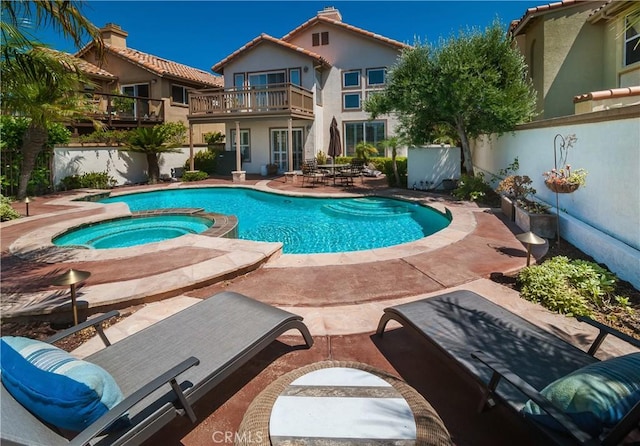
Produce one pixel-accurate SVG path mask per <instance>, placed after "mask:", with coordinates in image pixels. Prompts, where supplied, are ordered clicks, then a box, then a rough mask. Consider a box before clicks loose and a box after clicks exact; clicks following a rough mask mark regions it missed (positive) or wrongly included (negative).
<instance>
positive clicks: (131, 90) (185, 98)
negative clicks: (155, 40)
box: [75, 23, 224, 143]
mask: <svg viewBox="0 0 640 446" xmlns="http://www.w3.org/2000/svg"><path fill="white" fill-rule="evenodd" d="M100 33H101V35H102V38H103V40H104V43H105V50H104V55H103V58H102V59H100V58H99V57H98V55H97V53H96V48H95V46H94V44H93V43H90V44H88V45H87V46H85V47H84V48H82V49H81V50H80V51H79V52H78V53H77V54H76V55H75V56H76V57H77V58H79V59H81V60H83V61H84V63H82V64H81V66H80V68H81V69H82V70H83V71H84V72H85V73H86V74H87V75H88V76H89V77H90V78H91V80H92V81H93V85H87V86H86V88H85V90H86V91H87V93H88V94H93V98H94V101H95V102H96V109H97V113H96V116H95V117H96V118H97V119H99V120H101V121H103V122H104V123H105V124H107V125H108V126H109V127H111V128H121V129H126V128H134V127H139V126H145V125H155V124H158V123H162V122H178V121H182V122H184V123H185V125H186V124H187V115H188V111H189V94H188V91H189V90H190V89H202V88H211V87H220V86H222V85H223V81H222V77H220V76H215V75H213V74H211V73H208V72H206V71H203V70H199V69H197V68H193V67H189V66H186V65H183V64H180V63H177V62H173V61H170V60H166V59H163V58H161V57H158V56H154V55H152V54H147V53H144V52H142V51H138V50H136V49H133V48H129V47H127V36H128V33H127V32H126V31H124V30H123V29H122V28H120V26H118V25H116V24H113V23H108V24H107V25H106V26H104V27H103V28H101V29H100ZM122 96H127V97H126V98H123V97H122ZM83 130H84V131H92V130H93V129H92V128H91V124H90V123H85V129H82V128H80V129H79V131H80V132H82V131H83ZM193 130H194V138H195V140H196V142H197V143H202V142H204V141H203V134H204V133H206V132H211V131H223V130H224V128H223V126H221V125H215V124H204V125H198V126H194V129H193Z"/></svg>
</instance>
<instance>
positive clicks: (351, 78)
mask: <svg viewBox="0 0 640 446" xmlns="http://www.w3.org/2000/svg"><path fill="white" fill-rule="evenodd" d="M359 86H360V70H352V71H343V72H342V88H358V87H359Z"/></svg>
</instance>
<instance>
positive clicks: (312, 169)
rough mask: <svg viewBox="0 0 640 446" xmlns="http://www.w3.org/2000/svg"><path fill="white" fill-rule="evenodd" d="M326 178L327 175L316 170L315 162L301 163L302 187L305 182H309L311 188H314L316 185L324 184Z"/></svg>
mask: <svg viewBox="0 0 640 446" xmlns="http://www.w3.org/2000/svg"><path fill="white" fill-rule="evenodd" d="M326 178H327V173H326V172H323V171H321V170H320V169H318V167H317V163H316V161H315V160H305V161H304V162H303V163H302V187H304V182H305V180H306V181H309V182H311V187H314V185H315V184H317V183H322V184H324V182H325V180H326Z"/></svg>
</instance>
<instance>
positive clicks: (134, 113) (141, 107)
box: [91, 93, 164, 127]
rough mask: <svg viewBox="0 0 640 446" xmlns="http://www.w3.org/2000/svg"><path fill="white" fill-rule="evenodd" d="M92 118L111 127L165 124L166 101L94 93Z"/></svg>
mask: <svg viewBox="0 0 640 446" xmlns="http://www.w3.org/2000/svg"><path fill="white" fill-rule="evenodd" d="M92 101H93V111H92V113H91V117H92V118H93V119H96V120H98V121H102V122H104V123H105V124H107V125H109V126H110V127H131V126H135V127H140V126H145V125H155V124H161V123H163V122H164V101H163V100H162V99H151V98H145V97H141V96H125V95H119V94H109V93H93V96H92Z"/></svg>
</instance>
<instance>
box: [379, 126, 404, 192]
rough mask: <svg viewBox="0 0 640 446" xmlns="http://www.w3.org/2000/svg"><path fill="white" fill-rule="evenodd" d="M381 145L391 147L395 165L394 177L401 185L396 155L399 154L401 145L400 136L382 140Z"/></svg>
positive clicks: (392, 160)
mask: <svg viewBox="0 0 640 446" xmlns="http://www.w3.org/2000/svg"><path fill="white" fill-rule="evenodd" d="M379 145H380V147H385V148H386V147H388V148H390V149H391V166H392V167H393V177H394V178H395V180H396V183H395V184H397V185H400V174H399V173H398V163H397V162H396V156H398V146H399V145H400V138H398V137H397V136H393V137H391V138H388V139H385V140H382V141H380V143H379Z"/></svg>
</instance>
